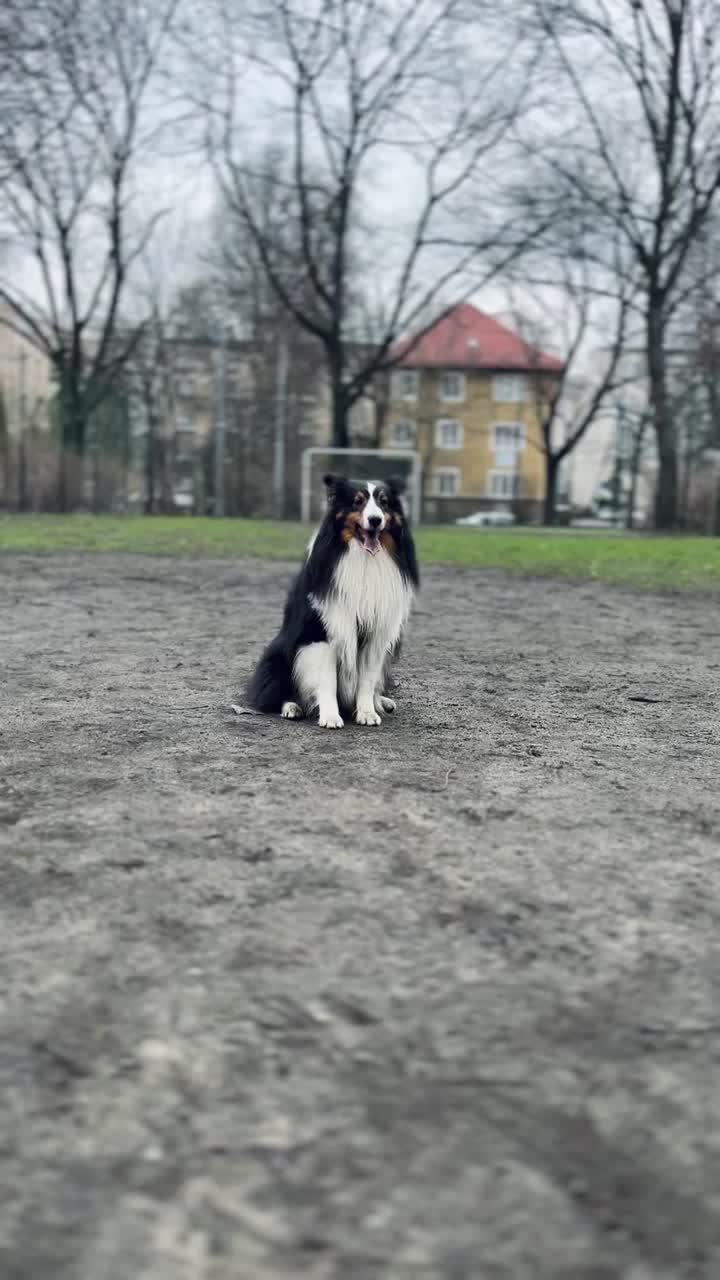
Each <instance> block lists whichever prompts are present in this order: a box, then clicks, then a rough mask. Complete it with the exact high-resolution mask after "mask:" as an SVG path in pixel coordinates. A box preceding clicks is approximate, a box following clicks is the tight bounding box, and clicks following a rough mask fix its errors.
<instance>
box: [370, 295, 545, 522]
mask: <svg viewBox="0 0 720 1280" xmlns="http://www.w3.org/2000/svg"><path fill="white" fill-rule="evenodd" d="M405 345H406V354H404V355H403V356H402V357H401V359H400V361H399V363H398V367H397V368H396V369H395V370H394V371H393V373H392V375H391V379H390V393H389V403H388V410H387V412H386V414H385V421H384V425H383V434H382V444H383V446H384V447H385V448H396V449H417V450H418V452H419V453H420V455H421V457H422V461H423V477H424V479H423V518H424V519H426V520H439V521H442V520H452V519H454V518H456V517H457V516H460V515H467V514H470V513H471V512H473V511H481V510H493V509H508V508H510V509H511V510H513V512H514V513H515V514H516V516H517V517H518V518H519V519H521V520H524V521H535V520H539V519H540V516H541V513H542V503H543V497H544V492H545V463H544V452H543V444H542V433H541V430H540V414H541V407H542V399H543V397H545V396H547V393H548V380H549V379H552V376H553V374H556V373H559V372H560V371H561V369H562V363H561V361H559V360H557V359H556V358H555V357H554V356H551V355H547V354H546V353H544V352H538V351H536V350H534V349H532V348H530V347H529V346H528V345H527V344H526V343H525V342H524V341H523V340H522V339H521V338H519V337H518V336H517V335H516V334H514V333H512V331H511V330H509V329H507V328H506V327H505V326H504V325H502V324H500V323H499V321H497V320H495V319H493V318H492V317H490V316H487V315H484V314H483V313H482V312H481V311H478V309H477V308H476V307H474V306H472V305H471V304H469V303H463V304H461V305H460V306H458V307H455V308H454V309H453V310H452V311H451V312H449V313H448V314H447V315H446V316H445V317H443V318H442V319H441V320H440V321H438V323H437V324H435V325H434V326H433V327H432V328H431V329H429V330H428V331H427V332H426V333H425V334H424V335H423V336H422V337H421V338H420V340H419V341H417V342H412V340H410V341H409V342H408V343H406V344H405Z"/></svg>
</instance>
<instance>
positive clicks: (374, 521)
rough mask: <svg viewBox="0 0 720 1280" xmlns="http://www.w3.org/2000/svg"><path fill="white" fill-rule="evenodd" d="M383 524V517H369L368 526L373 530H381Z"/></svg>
mask: <svg viewBox="0 0 720 1280" xmlns="http://www.w3.org/2000/svg"><path fill="white" fill-rule="evenodd" d="M381 524H382V516H368V526H369V528H371V529H379V528H380V525H381Z"/></svg>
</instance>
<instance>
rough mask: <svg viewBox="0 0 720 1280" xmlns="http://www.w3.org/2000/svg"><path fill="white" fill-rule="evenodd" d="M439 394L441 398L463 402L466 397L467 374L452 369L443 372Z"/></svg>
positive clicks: (452, 401)
mask: <svg viewBox="0 0 720 1280" xmlns="http://www.w3.org/2000/svg"><path fill="white" fill-rule="evenodd" d="M438 395H439V397H440V399H441V400H445V401H448V402H451V403H454V404H461V403H462V401H463V400H464V399H465V374H464V373H453V372H450V371H448V372H446V373H441V374H440V385H439V387H438Z"/></svg>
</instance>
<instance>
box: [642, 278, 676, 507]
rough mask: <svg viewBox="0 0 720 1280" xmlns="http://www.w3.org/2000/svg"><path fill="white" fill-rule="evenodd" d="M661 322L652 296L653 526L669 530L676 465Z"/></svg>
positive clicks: (649, 324) (649, 354)
mask: <svg viewBox="0 0 720 1280" xmlns="http://www.w3.org/2000/svg"><path fill="white" fill-rule="evenodd" d="M664 338H665V334H664V324H663V317H662V313H661V311H660V307H659V304H658V303H653V301H652V299H651V302H650V306H649V309H648V315H647V363H648V378H649V382H650V405H651V407H652V415H653V426H654V428H655V437H656V440H657V450H658V480H657V490H656V493H655V528H656V529H667V530H671V529H674V528H675V524H676V521H677V503H678V467H677V450H676V447H675V433H674V431H673V420H672V413H671V410H670V399H669V396H668V390H667V370H666V367H665V350H664Z"/></svg>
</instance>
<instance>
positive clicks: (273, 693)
mask: <svg viewBox="0 0 720 1280" xmlns="http://www.w3.org/2000/svg"><path fill="white" fill-rule="evenodd" d="M293 700H294V691H293V678H292V667H291V665H290V662H289V660H288V656H287V654H286V653H285V651H284V649H283V648H282V646H281V645H280V644H278V642H277V640H273V642H272V644H269V645H268V647H267V649H266V650H265V652H264V653H263V655H262V657H261V659H260V661H259V662H258V664H257V666H256V668H255V670H254V671H253V673H252V675H251V677H250V679H249V680H248V683H247V687H246V689H245V696H244V703H245V705H246V706H247V707H249V708H251V709H252V710H253V711H262V712H264V714H265V715H278V714H279V712H280V710H281V708H282V705H283V703H284V702H292V701H293Z"/></svg>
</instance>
